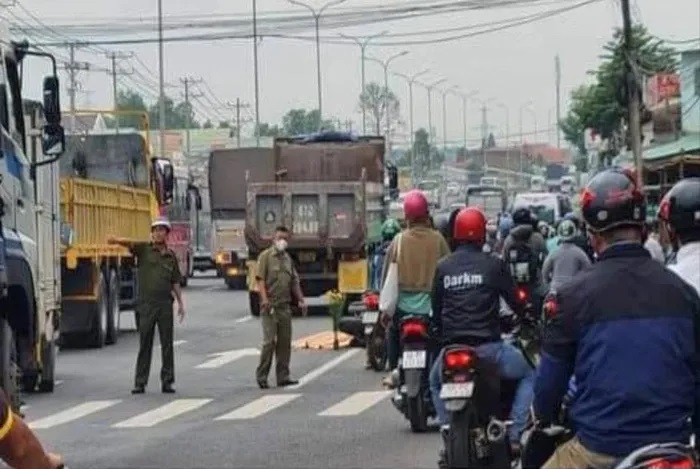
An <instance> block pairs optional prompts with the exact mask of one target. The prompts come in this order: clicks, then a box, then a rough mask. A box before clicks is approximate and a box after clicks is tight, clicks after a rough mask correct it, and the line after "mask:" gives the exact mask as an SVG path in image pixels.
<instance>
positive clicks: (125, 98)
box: [108, 89, 199, 129]
mask: <svg viewBox="0 0 700 469" xmlns="http://www.w3.org/2000/svg"><path fill="white" fill-rule="evenodd" d="M117 110H118V111H142V112H146V113H148V119H149V122H150V125H151V127H152V128H156V127H158V126H159V122H160V112H159V106H158V102H157V101H156V102H151V103H147V102H146V100H145V99H144V97H143V95H142V94H141V93H139V92H138V91H135V90H133V89H122V90H119V92H118V93H117ZM188 117H189V124H190V127H191V128H193V129H196V128H199V123H198V122H197V119H196V118H195V115H194V110H193V109H192V105H191V104H189V105H188V104H187V103H185V102H184V101H180V102H177V103H176V102H175V101H173V99H172V98H169V97H168V96H166V97H165V128H166V129H183V128H185V127H187V124H188ZM108 125H109V126H110V127H112V126H114V120H113V119H109V121H108ZM119 126H120V127H132V128H141V126H142V124H141V117H140V116H138V115H120V116H119Z"/></svg>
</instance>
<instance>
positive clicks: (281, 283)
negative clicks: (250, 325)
mask: <svg viewBox="0 0 700 469" xmlns="http://www.w3.org/2000/svg"><path fill="white" fill-rule="evenodd" d="M256 278H257V279H258V280H262V281H263V282H264V284H265V288H266V291H267V298H268V299H269V300H270V307H269V309H267V310H266V311H261V312H260V318H261V322H262V328H263V344H262V351H261V353H260V364H259V365H258V369H257V370H256V372H255V375H256V379H257V381H258V382H259V383H260V382H267V375H268V374H269V373H270V367H271V366H272V356H273V355H274V356H275V362H276V363H275V374H276V378H277V384H280V383H284V382H286V381H288V380H289V360H290V358H291V354H292V307H291V304H292V301H293V299H294V298H293V291H292V288H293V287H294V285H295V284H296V283H297V282H298V281H299V277H298V275H297V272H296V269H294V265H293V264H292V258H291V257H289V254H287V253H286V252H278V251H276V250H275V249H274V248H268V249H266V250H264V251H263V252H262V253H261V254H260V256H258V265H257V275H256Z"/></svg>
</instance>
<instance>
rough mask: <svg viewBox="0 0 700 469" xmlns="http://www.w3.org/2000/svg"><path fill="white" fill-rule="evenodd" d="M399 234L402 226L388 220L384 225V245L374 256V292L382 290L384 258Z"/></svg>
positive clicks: (392, 220) (393, 220)
mask: <svg viewBox="0 0 700 469" xmlns="http://www.w3.org/2000/svg"><path fill="white" fill-rule="evenodd" d="M399 233H401V225H399V222H398V221H396V220H395V219H393V218H388V219H386V220H385V221H384V223H382V244H381V245H380V246H379V248H377V250H376V251H375V253H374V256H372V282H371V285H372V290H377V291H379V290H380V289H381V283H382V268H383V266H384V257H385V256H386V251H387V249H389V245H390V244H391V242H392V241H393V239H394V238H395V237H396V235H397V234H399Z"/></svg>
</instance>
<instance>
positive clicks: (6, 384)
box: [0, 318, 19, 412]
mask: <svg viewBox="0 0 700 469" xmlns="http://www.w3.org/2000/svg"><path fill="white" fill-rule="evenodd" d="M14 347H15V345H14V341H13V339H12V328H11V327H10V324H9V323H8V322H7V320H6V319H5V318H0V384H2V389H3V391H5V395H6V396H7V398H8V399H9V401H10V403H11V405H12V409H13V410H14V411H16V412H19V405H16V404H19V388H18V386H17V366H16V365H15V362H14V360H13V355H14V353H13V351H14Z"/></svg>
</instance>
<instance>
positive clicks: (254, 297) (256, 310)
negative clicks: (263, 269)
mask: <svg viewBox="0 0 700 469" xmlns="http://www.w3.org/2000/svg"><path fill="white" fill-rule="evenodd" d="M248 306H249V308H250V315H251V316H254V317H256V318H257V317H259V316H260V296H258V293H257V292H254V291H249V292H248Z"/></svg>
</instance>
